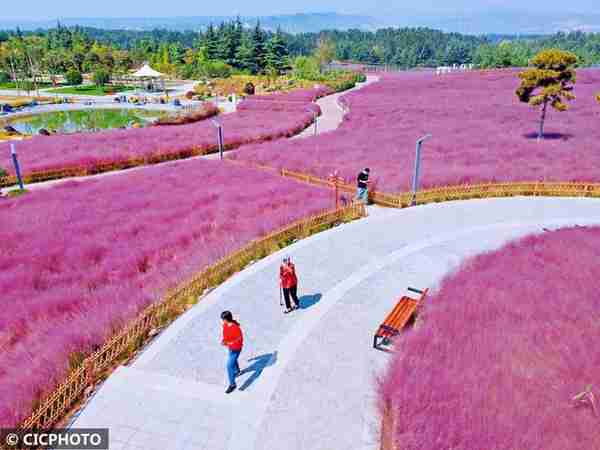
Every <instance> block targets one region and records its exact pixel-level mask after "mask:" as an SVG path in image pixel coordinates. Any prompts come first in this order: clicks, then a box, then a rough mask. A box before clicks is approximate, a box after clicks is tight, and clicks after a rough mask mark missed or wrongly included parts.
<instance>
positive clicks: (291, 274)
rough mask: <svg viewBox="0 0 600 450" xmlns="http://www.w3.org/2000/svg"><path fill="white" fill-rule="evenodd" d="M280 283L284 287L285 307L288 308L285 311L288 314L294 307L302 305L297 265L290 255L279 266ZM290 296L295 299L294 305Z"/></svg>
mask: <svg viewBox="0 0 600 450" xmlns="http://www.w3.org/2000/svg"><path fill="white" fill-rule="evenodd" d="M279 284H280V286H281V288H283V296H284V298H285V307H286V308H287V309H286V310H285V311H284V313H285V314H287V313H289V312H291V311H293V310H294V309H298V308H299V307H300V302H299V301H298V277H297V276H296V266H294V263H292V260H291V258H290V257H289V256H286V257H285V258H283V264H281V266H280V267H279ZM290 296H291V297H292V300H293V301H294V305H293V306H292V305H291V304H290Z"/></svg>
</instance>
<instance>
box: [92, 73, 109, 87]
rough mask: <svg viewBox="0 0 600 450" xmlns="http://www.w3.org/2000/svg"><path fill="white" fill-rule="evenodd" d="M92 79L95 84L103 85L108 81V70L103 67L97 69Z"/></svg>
mask: <svg viewBox="0 0 600 450" xmlns="http://www.w3.org/2000/svg"><path fill="white" fill-rule="evenodd" d="M93 81H94V84H95V85H96V86H104V85H106V84H108V83H110V72H109V71H108V70H105V69H98V70H96V71H95V72H94V75H93Z"/></svg>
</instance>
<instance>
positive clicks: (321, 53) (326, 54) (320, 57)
mask: <svg viewBox="0 0 600 450" xmlns="http://www.w3.org/2000/svg"><path fill="white" fill-rule="evenodd" d="M371 50H372V48H371ZM315 57H316V58H317V61H319V70H320V71H321V72H323V68H324V67H325V66H326V65H327V64H329V63H330V62H331V61H333V58H335V43H334V42H333V41H332V40H331V39H328V38H321V39H319V42H318V44H317V49H316V50H315Z"/></svg>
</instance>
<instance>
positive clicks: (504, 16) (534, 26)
mask: <svg viewBox="0 0 600 450" xmlns="http://www.w3.org/2000/svg"><path fill="white" fill-rule="evenodd" d="M386 25H388V26H395V27H403V26H408V27H415V26H422V27H429V28H435V29H438V30H442V31H447V32H458V33H463V34H486V35H487V34H504V35H540V34H553V33H556V32H558V31H566V32H568V31H585V32H600V14H577V13H568V12H565V13H532V12H523V11H511V10H495V11H494V10H490V11H487V12H480V13H460V12H457V13H456V14H444V15H433V14H430V15H410V14H408V15H402V16H400V15H397V16H393V18H391V19H387V20H386Z"/></svg>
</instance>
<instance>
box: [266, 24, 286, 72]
mask: <svg viewBox="0 0 600 450" xmlns="http://www.w3.org/2000/svg"><path fill="white" fill-rule="evenodd" d="M288 56H289V52H288V49H287V46H286V45H285V40H284V38H283V33H282V32H281V29H279V28H278V29H277V33H275V34H274V35H273V36H271V39H269V41H268V42H267V45H266V51H265V67H266V68H267V69H271V70H275V71H276V72H277V73H283V72H285V71H286V70H288V69H289V68H290V64H289V60H288Z"/></svg>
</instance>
